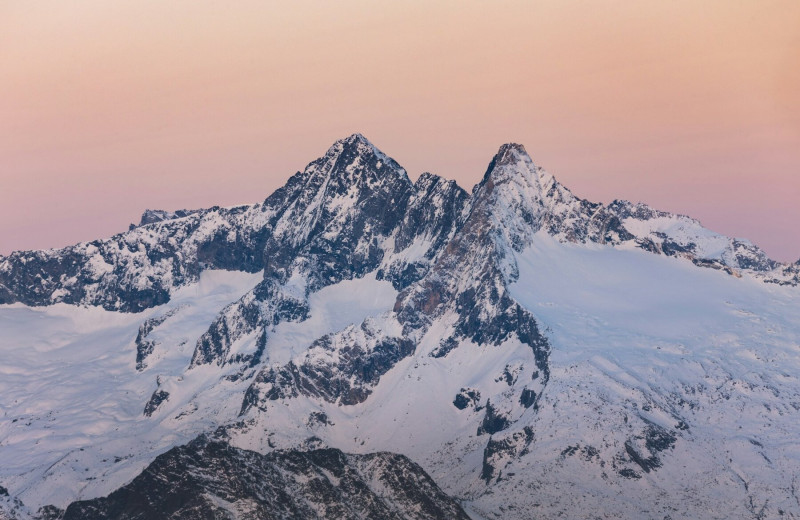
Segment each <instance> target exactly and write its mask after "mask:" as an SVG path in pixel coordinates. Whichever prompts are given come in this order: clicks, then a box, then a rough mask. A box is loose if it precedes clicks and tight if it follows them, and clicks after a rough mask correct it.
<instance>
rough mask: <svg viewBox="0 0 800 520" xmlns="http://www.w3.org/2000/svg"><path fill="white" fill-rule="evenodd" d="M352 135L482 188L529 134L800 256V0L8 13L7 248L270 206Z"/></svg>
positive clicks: (172, 5)
mask: <svg viewBox="0 0 800 520" xmlns="http://www.w3.org/2000/svg"><path fill="white" fill-rule="evenodd" d="M354 132H360V133H362V134H364V135H365V136H366V137H367V138H369V139H370V140H372V141H373V142H374V143H375V144H376V145H377V146H378V147H380V148H381V149H382V150H383V151H384V152H386V153H387V154H388V155H390V156H392V157H394V158H395V159H396V160H397V161H398V162H399V163H400V164H401V165H403V166H404V167H405V168H406V169H407V170H408V172H409V174H410V175H411V177H412V178H416V177H417V176H418V175H419V174H420V173H422V172H423V171H431V172H433V173H436V174H439V175H442V176H444V177H447V178H451V179H455V180H456V181H457V182H458V183H459V184H460V185H461V186H463V187H465V188H466V189H470V188H471V187H472V185H473V184H474V183H476V182H478V180H479V179H480V177H481V175H482V174H483V172H484V170H485V167H486V165H487V164H488V162H489V161H490V160H491V157H492V155H493V154H494V152H495V151H496V150H497V148H498V146H499V145H500V144H502V143H504V142H520V143H522V144H524V145H525V146H526V148H527V150H528V151H529V152H530V154H531V155H532V157H533V159H534V161H535V162H536V163H537V164H539V165H541V166H543V167H545V168H546V169H547V170H548V171H550V172H551V173H552V174H554V175H555V176H556V178H557V179H559V180H560V181H561V182H562V183H563V184H565V185H566V186H567V187H569V188H570V189H571V190H572V191H573V192H575V193H576V194H577V195H578V196H581V197H585V198H588V199H590V200H595V201H603V202H609V201H611V200H612V199H614V198H623V199H628V200H633V201H643V202H646V203H648V204H650V205H652V206H654V207H656V208H658V209H662V210H667V211H674V212H679V213H683V214H688V215H691V216H693V217H695V218H698V219H700V220H701V221H702V222H703V223H704V224H705V225H706V226H707V227H710V228H711V229H713V230H715V231H718V232H721V233H725V234H727V235H731V236H736V237H744V238H747V239H750V240H752V241H753V242H755V243H756V244H758V245H760V246H761V247H763V248H764V249H765V250H766V251H767V253H768V254H770V255H771V256H772V257H774V258H776V259H779V260H784V261H796V260H797V259H798V258H800V226H798V222H800V204H798V203H797V201H798V200H800V2H795V1H787V0H778V1H750V0H739V1H737V0H726V1H722V0H706V1H702V2H697V1H687V0H677V1H670V2H656V1H642V2H627V1H624V2H623V1H602V2H600V1H579V0H566V1H539V2H510V1H508V2H492V3H488V2H477V1H462V2H455V1H447V2H445V1H440V2H418V1H408V2H393V3H388V2H387V3H382V2H380V3H379V2H367V1H354V0H344V1H340V2H310V1H298V2H289V3H278V2H266V1H255V0H243V1H240V2H235V3H232V2H214V1H210V0H200V1H197V0H192V1H189V0H173V1H171V2H159V1H155V0H136V1H133V0H117V1H115V2H104V1H100V0H78V1H75V2H62V1H52V0H51V1H37V2H26V1H5V2H0V254H8V253H9V252H10V251H12V250H16V249H33V248H48V247H61V246H65V245H68V244H71V243H75V242H78V241H82V240H91V239H95V238H102V237H106V236H110V235H111V234H113V233H116V232H120V231H123V230H125V229H126V227H127V224H128V223H130V222H134V221H137V220H138V216H139V215H140V214H141V212H142V211H143V210H144V209H146V208H162V209H179V208H193V207H208V206H211V205H215V204H218V205H232V204H236V203H249V202H258V201H260V200H263V199H264V198H265V197H266V196H267V195H269V194H270V193H271V192H272V191H273V190H274V189H276V188H278V187H280V186H281V185H282V184H283V183H284V182H285V181H286V179H287V178H288V177H289V176H290V175H291V174H292V173H294V172H295V171H297V170H298V169H302V168H303V167H304V166H305V164H307V163H308V162H310V161H311V160H313V159H315V158H316V157H318V156H320V155H322V154H323V153H324V152H325V150H326V149H327V148H328V146H330V144H331V143H332V142H333V141H335V140H336V139H339V138H342V137H345V136H347V135H349V134H351V133H354Z"/></svg>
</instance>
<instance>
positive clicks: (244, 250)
mask: <svg viewBox="0 0 800 520" xmlns="http://www.w3.org/2000/svg"><path fill="white" fill-rule="evenodd" d="M151 213H152V212H151ZM154 215H155V214H154ZM162 217H163V218H164V219H166V220H158V219H162ZM174 217H175V218H173V216H171V215H169V214H166V213H165V214H164V215H163V216H162V215H161V214H158V215H155V216H153V215H151V216H150V217H148V218H145V217H143V223H142V225H141V226H140V227H136V228H134V229H133V230H132V231H130V232H128V233H124V234H121V235H118V236H116V237H113V238H112V239H110V240H109V241H105V242H104V241H96V242H95V243H91V244H83V245H79V246H76V247H74V248H66V249H64V250H52V251H46V252H21V253H18V254H15V255H12V257H9V258H7V259H1V258H0V278H2V279H0V301H4V302H8V303H10V302H26V303H28V304H30V305H44V307H25V306H23V305H22V304H21V303H13V304H11V305H0V326H2V331H3V333H2V334H1V335H0V353H2V355H3V360H4V362H3V366H2V367H0V374H2V379H0V406H1V407H2V414H3V415H2V417H0V486H2V488H0V495H2V491H3V489H4V488H7V489H8V492H9V494H10V495H11V497H18V498H19V499H22V500H23V501H24V502H25V504H26V505H27V507H28V508H30V510H31V511H33V512H35V511H36V509H37V508H38V507H39V506H42V505H45V504H55V505H57V506H60V507H63V506H64V505H66V504H67V503H68V502H71V501H74V500H78V499H90V498H94V497H98V496H102V495H107V494H108V493H110V492H111V491H113V490H114V489H116V488H118V487H120V486H121V485H123V484H125V483H127V482H130V481H131V479H133V478H134V476H136V475H137V474H138V473H139V472H140V471H141V470H142V469H143V468H144V467H145V466H147V464H149V463H150V462H152V461H153V459H154V458H155V457H156V456H157V455H159V454H160V453H163V452H165V451H166V450H168V449H170V448H172V447H173V446H177V445H181V444H185V443H186V442H187V441H189V440H190V439H192V438H194V437H195V436H197V435H198V434H201V433H204V434H207V435H209V436H211V437H214V440H215V442H216V441H224V442H226V443H230V444H232V445H234V446H236V447H238V448H243V449H247V450H256V451H259V452H261V453H266V452H269V451H271V450H275V449H282V448H287V449H298V448H299V449H315V448H320V447H324V446H325V445H327V446H330V447H334V448H338V449H340V450H343V451H344V452H347V453H354V452H355V453H371V452H375V451H390V452H394V453H400V454H403V455H405V456H407V457H409V458H410V459H411V460H413V461H414V462H416V463H418V464H420V465H421V466H422V467H423V469H424V470H425V471H426V472H427V473H428V474H430V476H431V477H433V479H434V480H435V481H436V483H437V484H438V485H439V486H441V488H442V489H443V490H444V491H445V492H447V493H448V494H450V495H453V496H455V497H457V498H458V499H459V500H461V501H462V503H463V504H464V505H465V507H466V508H468V509H469V511H470V512H471V514H473V515H474V516H475V517H476V518H486V519H500V518H520V519H528V518H541V517H546V518H550V517H555V516H558V515H562V516H565V517H569V518H597V517H600V518H620V517H621V518H665V517H671V518H682V517H687V518H767V517H776V518H777V517H783V518H800V493H799V492H798V486H800V482H798V480H800V450H798V448H797V446H798V445H800V433H799V432H798V426H797V425H798V424H800V383H799V382H798V380H797V377H798V375H799V374H800V313H799V312H798V310H800V305H799V304H800V288H798V283H799V282H800V278H798V277H799V276H800V270H799V269H800V264H779V263H777V262H774V261H772V260H770V259H769V258H767V257H766V255H765V254H764V253H763V252H762V251H761V250H759V249H758V248H757V247H756V246H754V245H752V244H750V243H749V242H746V241H742V240H738V239H731V238H728V237H724V236H721V235H718V234H716V233H713V232H711V231H709V230H706V229H704V228H703V227H702V226H701V225H700V223H699V222H697V221H695V220H692V219H690V218H689V217H684V216H679V215H670V214H667V213H663V212H658V211H656V210H653V209H652V208H649V207H647V206H646V205H643V204H631V203H628V202H625V201H615V202H613V203H611V204H609V205H603V204H598V203H593V202H590V201H586V200H583V199H580V198H578V197H576V196H575V195H573V194H572V193H571V192H570V191H569V190H568V189H567V188H566V187H564V186H563V185H561V184H559V183H558V182H557V181H556V180H555V178H554V177H552V176H551V175H549V174H548V173H547V172H545V171H544V170H543V169H541V168H540V167H538V166H536V165H535V164H534V163H533V161H532V160H531V158H530V157H529V156H528V155H527V153H526V152H525V149H524V148H523V147H522V146H520V145H514V144H508V145H503V146H502V147H501V148H500V151H499V152H498V154H497V155H496V156H495V158H494V159H493V160H492V162H491V164H490V166H489V169H488V171H487V173H486V175H485V176H484V178H483V180H482V181H481V183H479V184H478V185H477V186H476V187H475V189H474V190H473V192H472V194H471V195H470V194H467V193H466V192H465V191H464V190H462V189H461V188H459V187H458V186H456V185H455V184H454V183H452V181H446V180H444V179H441V178H439V177H436V176H434V175H430V174H425V175H423V176H421V177H420V178H419V179H418V180H417V182H416V183H411V181H410V180H409V179H408V176H407V175H406V173H405V170H403V169H402V167H400V166H399V165H398V164H397V163H396V162H394V161H393V160H392V159H390V158H388V157H387V156H386V155H384V154H383V153H382V152H380V151H378V150H377V149H376V148H375V147H374V146H373V145H372V144H371V143H369V141H367V140H366V139H365V138H364V137H363V136H360V135H354V136H351V137H349V138H347V139H344V140H342V141H338V142H337V143H335V144H334V146H332V147H331V148H330V149H329V150H328V152H327V153H326V155H325V156H324V157H322V158H320V159H318V160H316V161H314V162H312V163H310V164H309V166H308V167H307V168H306V169H305V170H304V171H303V172H299V173H298V174H296V175H295V176H293V177H292V178H291V179H290V180H289V181H288V182H287V184H286V186H284V187H283V188H281V189H280V190H278V191H276V192H275V193H274V194H272V195H271V196H270V197H268V198H267V200H266V201H265V202H264V203H263V204H259V205H253V206H246V207H242V208H238V209H237V208H234V209H231V210H225V211H222V210H220V209H213V208H212V209H210V210H203V211H199V212H194V213H187V214H186V216H179V215H177V214H176V215H174ZM148 219H149V220H153V219H155V220H153V221H152V222H149V223H147V222H146V221H148ZM212 224H213V225H212ZM198 226H199V227H198ZM209 226H210V228H213V229H212V230H215V231H213V232H211V231H209V229H206V228H208V227H209ZM220 230H222V231H220ZM93 244H96V245H93ZM120 244H122V245H120ZM143 244H144V246H146V245H147V244H151V245H153V247H151V248H150V249H148V248H147V247H144V246H143V247H144V251H142V248H141V247H139V246H140V245H143ZM193 244H194V245H193ZM123 245H124V246H125V247H123ZM90 246H91V247H99V248H105V249H103V250H104V251H106V252H108V251H112V252H113V251H117V250H118V249H119V251H123V250H124V251H127V253H125V254H124V255H123V256H114V255H110V256H109V255H106V256H104V257H103V258H106V257H108V260H107V262H111V263H110V264H108V265H111V264H115V265H114V269H115V271H114V272H113V273H112V274H113V276H110V275H109V277H106V278H103V277H100V278H98V277H97V276H95V275H96V274H97V273H95V272H94V271H93V269H94V267H96V266H94V264H93V262H95V260H94V259H96V258H97V257H96V255H94V254H91V255H90V254H89V253H87V252H86V248H87V247H90ZM156 246H157V247H156ZM92 251H93V250H92ZM128 253H130V254H128ZM131 255H133V256H131ZM137 255H138V256H137ZM164 255H167V256H169V257H170V258H172V260H171V262H172V264H171V265H172V267H171V268H170V269H167V267H165V266H164V265H162V264H163V261H164ZM170 255H171V256H170ZM115 259H116V260H115ZM151 264H152V265H162V267H164V269H167V270H168V271H170V272H173V271H175V272H178V273H179V274H180V273H181V272H183V271H185V273H184V275H181V276H179V277H178V278H176V279H169V278H167V279H165V280H161V281H164V283H166V285H164V286H163V287H162V286H161V285H163V284H161V281H159V280H160V278H159V277H158V276H156V275H153V273H154V272H155V271H152V269H150V268H149V267H148V266H149V265H151ZM165 265H166V264H165ZM93 266H94V267H93ZM176 266H177V267H176ZM181 266H183V267H181ZM215 267H221V268H224V269H229V270H230V271H218V270H213V269H214V268H215ZM87 269H88V271H87ZM182 269H183V271H181V270H182ZM176 270H177V271H176ZM90 271H91V272H90ZM240 271H241V272H240ZM244 271H261V272H259V273H258V274H247V273H246V272H244ZM158 272H160V271H158ZM70 273H77V274H76V275H75V276H76V277H75V283H74V284H73V283H72V282H69V283H67V282H68V281H69V280H71V278H68V276H67V275H69V274H70ZM81 273H83V274H81ZM87 273H88V274H87ZM156 273H157V272H156ZM65 280H66V281H65ZM98 280H99V281H98ZM126 280H127V281H130V282H131V283H132V284H133V285H131V287H133V288H134V289H135V288H136V287H139V285H141V284H144V285H143V286H142V287H144V289H146V290H144V292H136V291H134V290H128V289H126V287H127V286H126V285H124V284H123V285H119V282H120V281H126ZM31 281H33V282H35V283H32V282H31ZM167 282H169V283H167ZM126 283H127V282H126ZM59 284H60V285H59ZM64 284H66V285H64ZM97 284H100V285H97ZM147 284H151V285H153V284H154V285H153V287H155V286H158V287H157V288H158V290H157V291H155V292H152V291H150V289H153V287H150V285H147ZM62 285H63V287H62ZM103 287H106V288H110V289H109V290H108V291H105V290H101V289H102V288H103ZM61 289H63V290H69V291H72V292H70V293H69V294H70V295H71V296H70V298H71V299H70V300H67V299H64V300H59V299H58V298H56V299H54V296H53V294H56V293H55V292H53V291H59V290H61ZM95 289H97V291H99V292H97V291H95ZM122 289H124V290H122ZM154 290H155V289H154ZM93 291H94V292H93ZM57 294H59V295H60V294H61V293H57ZM95 296H96V297H95ZM59 298H61V296H59ZM55 301H64V302H66V301H71V302H73V303H80V304H84V305H96V306H97V307H89V308H85V307H76V306H69V305H66V304H65V303H58V304H55V305H52V303H54V302H55ZM165 301H167V303H163V302H165ZM156 304H159V305H156ZM101 307H104V308H106V309H108V310H101ZM122 310H132V311H142V312H139V313H124V312H119V311H122ZM3 500H4V499H3V498H2V497H1V496H0V516H2V510H3V507H4V506H3ZM9 500H12V501H13V499H9ZM6 502H9V501H8V500H6ZM12 506H13V504H12ZM23 513H24V512H23ZM20 515H21V516H23V517H24V514H22V513H20Z"/></svg>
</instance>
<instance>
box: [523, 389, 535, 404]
mask: <svg viewBox="0 0 800 520" xmlns="http://www.w3.org/2000/svg"><path fill="white" fill-rule="evenodd" d="M519 404H521V405H522V406H524V407H525V408H530V407H531V406H533V405H534V404H536V392H534V391H533V390H531V389H530V388H528V387H525V388H523V389H522V393H521V394H520V396H519Z"/></svg>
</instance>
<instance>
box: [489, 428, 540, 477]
mask: <svg viewBox="0 0 800 520" xmlns="http://www.w3.org/2000/svg"><path fill="white" fill-rule="evenodd" d="M533 439H534V432H533V428H531V427H530V426H526V427H525V428H524V429H523V430H522V431H520V432H514V433H513V434H511V435H508V436H506V437H503V438H500V439H495V438H494V437H492V438H490V439H489V442H488V443H487V444H486V448H484V450H483V467H482V469H481V479H483V480H484V481H485V482H486V483H487V484H488V483H489V482H490V481H491V480H492V479H493V478H495V477H499V476H500V472H501V471H502V469H503V468H505V467H506V466H507V465H508V464H509V463H510V462H512V461H513V460H515V459H517V458H519V457H522V456H524V455H526V454H527V453H528V450H529V448H530V445H531V443H532V442H533Z"/></svg>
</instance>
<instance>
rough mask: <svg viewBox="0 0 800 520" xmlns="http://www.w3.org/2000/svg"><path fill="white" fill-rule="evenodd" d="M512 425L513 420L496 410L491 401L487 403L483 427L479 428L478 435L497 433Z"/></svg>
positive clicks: (482, 422)
mask: <svg viewBox="0 0 800 520" xmlns="http://www.w3.org/2000/svg"><path fill="white" fill-rule="evenodd" d="M510 424H511V419H510V418H509V417H508V416H507V415H506V414H504V413H502V412H499V411H498V410H497V409H495V407H494V406H493V405H492V403H491V401H487V402H486V412H485V415H484V416H483V421H481V425H480V426H478V435H483V434H484V433H489V434H494V433H497V432H499V431H502V430H505V429H506V428H508V426H509V425H510Z"/></svg>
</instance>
